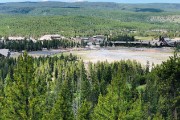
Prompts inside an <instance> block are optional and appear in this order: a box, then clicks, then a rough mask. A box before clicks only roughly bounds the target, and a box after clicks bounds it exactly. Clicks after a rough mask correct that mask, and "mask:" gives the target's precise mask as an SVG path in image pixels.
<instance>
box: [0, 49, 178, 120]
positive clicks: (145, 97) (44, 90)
mask: <svg viewBox="0 0 180 120" xmlns="http://www.w3.org/2000/svg"><path fill="white" fill-rule="evenodd" d="M0 61H1V62H0V119H3V120H4V119H6V120H11V119H15V120H16V119H17V120H19V119H22V120H30V119H31V120H41V119H42V120H44V119H46V120H58V119H60V120H106V119H109V120H118V119H120V120H145V119H148V120H173V119H174V120H178V119H179V115H180V114H179V110H180V108H179V100H180V98H179V89H180V88H179V87H180V69H179V68H180V57H178V56H177V55H176V54H175V55H174V56H173V57H170V59H169V60H167V61H166V62H163V63H162V64H161V65H158V66H156V67H153V68H152V70H151V71H149V66H148V65H147V66H146V67H145V68H144V67H142V66H141V65H140V64H139V63H137V62H136V61H129V60H128V61H119V62H114V63H108V62H107V61H105V62H98V63H88V64H85V63H84V62H83V61H82V60H79V59H77V57H76V56H73V55H72V54H71V55H69V56H65V55H63V54H62V55H61V56H59V57H39V58H32V57H30V56H28V54H27V53H26V52H25V53H23V54H22V55H21V56H19V57H18V58H16V59H15V58H0Z"/></svg>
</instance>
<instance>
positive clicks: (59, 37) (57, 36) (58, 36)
mask: <svg viewBox="0 0 180 120" xmlns="http://www.w3.org/2000/svg"><path fill="white" fill-rule="evenodd" d="M52 39H61V35H58V34H55V35H44V36H42V37H40V38H39V40H52Z"/></svg>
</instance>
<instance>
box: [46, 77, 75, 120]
mask: <svg viewBox="0 0 180 120" xmlns="http://www.w3.org/2000/svg"><path fill="white" fill-rule="evenodd" d="M68 87H69V86H68V81H67V80H65V81H64V83H63V85H62V88H61V90H60V93H59V95H58V98H57V101H56V102H55V104H54V107H53V109H52V111H51V115H50V116H51V117H50V118H49V119H53V120H73V119H74V115H73V111H72V100H71V97H70V96H71V92H70V91H69V88H68Z"/></svg>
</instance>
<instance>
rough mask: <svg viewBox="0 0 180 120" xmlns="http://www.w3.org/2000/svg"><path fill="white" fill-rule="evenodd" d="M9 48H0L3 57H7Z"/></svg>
mask: <svg viewBox="0 0 180 120" xmlns="http://www.w3.org/2000/svg"><path fill="white" fill-rule="evenodd" d="M9 52H10V51H9V49H0V54H1V55H3V56H5V57H8V56H9Z"/></svg>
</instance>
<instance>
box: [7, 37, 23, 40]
mask: <svg viewBox="0 0 180 120" xmlns="http://www.w3.org/2000/svg"><path fill="white" fill-rule="evenodd" d="M8 39H9V40H24V39H25V37H8Z"/></svg>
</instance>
